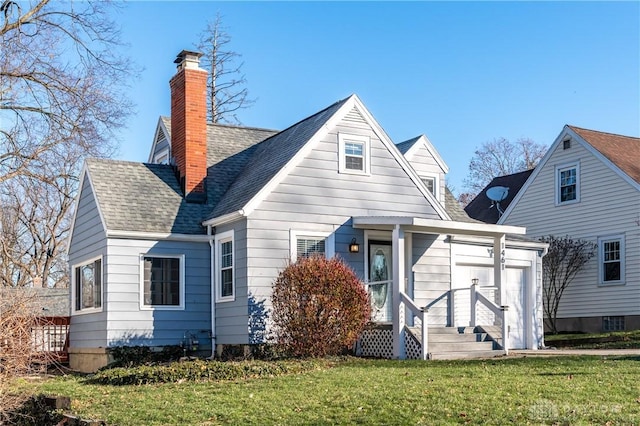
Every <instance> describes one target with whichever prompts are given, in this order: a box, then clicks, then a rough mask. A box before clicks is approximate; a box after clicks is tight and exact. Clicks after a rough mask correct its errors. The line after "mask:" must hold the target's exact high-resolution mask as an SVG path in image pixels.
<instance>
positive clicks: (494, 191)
mask: <svg viewBox="0 0 640 426" xmlns="http://www.w3.org/2000/svg"><path fill="white" fill-rule="evenodd" d="M486 194H487V197H488V198H489V199H490V200H491V206H490V207H489V208H491V207H493V206H496V210H498V218H500V217H501V216H502V214H503V213H504V211H503V210H502V207H501V206H500V201H502V200H504V199H505V198H507V195H509V188H507V187H506V186H492V187H491V188H489V189H487V192H486Z"/></svg>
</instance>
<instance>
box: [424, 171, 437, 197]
mask: <svg viewBox="0 0 640 426" xmlns="http://www.w3.org/2000/svg"><path fill="white" fill-rule="evenodd" d="M420 180H421V181H422V182H423V183H424V184H425V186H426V187H427V189H428V190H429V192H431V193H432V194H433V196H434V197H436V178H435V177H434V176H420Z"/></svg>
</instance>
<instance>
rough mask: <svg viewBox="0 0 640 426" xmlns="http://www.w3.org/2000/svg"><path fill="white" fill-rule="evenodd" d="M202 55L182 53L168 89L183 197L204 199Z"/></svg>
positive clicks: (173, 147)
mask: <svg viewBox="0 0 640 426" xmlns="http://www.w3.org/2000/svg"><path fill="white" fill-rule="evenodd" d="M201 56H202V53H198V52H191V51H188V50H183V51H182V52H180V53H179V54H178V57H177V58H176V60H175V61H174V63H176V64H178V70H177V72H176V75H174V76H173V78H172V79H171V81H170V82H169V85H170V86H171V153H172V155H173V158H174V159H175V162H176V166H177V168H178V176H179V178H180V184H181V186H182V191H183V194H184V197H185V199H186V200H187V201H190V202H204V201H205V200H206V191H205V177H206V176H207V72H206V71H205V70H203V69H201V68H200V67H199V66H198V63H199V61H200V57H201Z"/></svg>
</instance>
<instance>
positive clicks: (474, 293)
mask: <svg viewBox="0 0 640 426" xmlns="http://www.w3.org/2000/svg"><path fill="white" fill-rule="evenodd" d="M470 292H471V294H470V295H469V300H470V302H471V318H470V324H469V325H470V326H471V327H475V326H476V322H477V318H476V304H477V303H478V283H475V282H474V283H473V284H471V289H470Z"/></svg>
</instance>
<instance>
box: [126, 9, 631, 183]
mask: <svg viewBox="0 0 640 426" xmlns="http://www.w3.org/2000/svg"><path fill="white" fill-rule="evenodd" d="M218 11H219V12H220V13H221V14H222V16H223V20H224V24H225V26H226V27H227V30H228V33H229V34H230V35H231V37H232V42H231V44H230V46H231V48H232V49H233V50H235V51H237V52H239V53H241V54H242V55H243V60H244V67H243V71H244V73H245V75H246V78H247V81H248V85H247V87H248V89H249V92H250V96H252V97H255V98H257V101H256V103H255V105H254V106H252V107H251V108H250V109H246V110H243V111H242V112H240V114H239V117H240V119H241V121H242V122H243V124H245V125H249V126H256V127H266V128H271V129H284V128H286V127H288V126H289V125H291V124H293V123H295V122H297V121H299V120H301V119H303V118H305V117H307V116H308V115H310V114H313V113H314V112H316V111H319V110H321V109H323V108H324V107H326V106H328V105H330V104H332V103H333V102H335V101H337V100H339V99H342V98H344V97H347V96H348V95H350V94H352V93H356V94H357V95H358V96H359V97H360V98H361V99H362V101H363V102H364V103H365V105H366V106H367V108H369V110H370V111H371V113H372V114H373V116H374V117H375V118H376V119H377V120H378V122H379V123H380V124H381V125H382V127H383V128H384V129H385V131H386V132H387V133H388V134H389V136H390V137H391V138H392V139H393V141H394V142H396V143H397V142H401V141H403V140H406V139H409V138H411V137H414V136H417V135H420V134H426V135H427V137H428V138H429V139H430V140H431V142H432V143H433V144H434V146H435V147H436V149H437V150H438V151H439V152H440V154H441V156H442V157H443V159H444V161H445V162H446V163H447V164H448V165H449V168H450V173H449V176H448V179H449V181H450V184H452V185H453V186H454V188H455V190H456V192H459V191H461V190H462V188H463V184H462V182H463V179H464V178H465V177H466V175H467V173H468V172H467V167H468V164H469V160H470V159H471V157H472V155H473V152H474V150H475V148H476V147H478V146H480V145H481V144H482V143H483V142H485V141H488V140H491V139H493V138H496V137H505V138H508V139H512V140H515V139H517V138H520V137H529V138H531V139H533V140H535V141H536V142H538V143H541V144H545V145H549V144H551V143H552V142H553V141H554V139H555V138H556V136H557V135H558V134H559V133H560V131H561V130H562V127H563V126H564V124H572V125H576V126H579V127H585V128H590V129H595V130H601V131H606V132H612V133H620V134H625V135H630V136H639V135H640V2H638V1H634V2H473V3H467V2H317V3H316V2H278V3H274V2H210V1H200V2H183V1H180V2H146V1H137V2H130V3H127V4H125V7H124V8H123V9H122V10H121V11H120V13H118V14H117V15H116V20H117V21H118V22H119V23H120V24H121V25H122V30H123V34H122V35H123V39H124V41H125V42H127V43H128V44H129V45H130V47H129V54H130V55H131V57H132V58H133V59H134V61H135V62H136V63H137V64H138V65H140V66H142V67H144V71H143V72H142V74H141V76H140V78H139V80H137V81H136V82H135V83H134V84H133V87H132V97H133V99H134V100H135V101H136V102H137V114H136V115H135V116H134V117H132V119H131V120H130V122H129V123H128V126H129V127H128V129H127V130H126V131H124V132H123V133H122V144H121V151H120V158H121V159H125V160H131V161H146V160H147V158H148V155H149V149H150V147H151V143H152V139H153V132H154V129H155V126H156V123H157V119H158V117H159V116H160V115H169V113H170V104H169V79H170V78H171V77H172V75H173V74H174V72H175V66H174V64H173V60H174V59H175V56H176V54H177V53H179V52H180V51H181V50H183V49H193V48H194V44H195V43H196V42H197V39H198V34H199V33H200V32H201V31H202V30H203V29H204V28H205V27H206V24H207V21H208V20H213V19H214V17H215V14H216V12H218Z"/></svg>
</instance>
